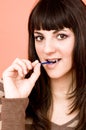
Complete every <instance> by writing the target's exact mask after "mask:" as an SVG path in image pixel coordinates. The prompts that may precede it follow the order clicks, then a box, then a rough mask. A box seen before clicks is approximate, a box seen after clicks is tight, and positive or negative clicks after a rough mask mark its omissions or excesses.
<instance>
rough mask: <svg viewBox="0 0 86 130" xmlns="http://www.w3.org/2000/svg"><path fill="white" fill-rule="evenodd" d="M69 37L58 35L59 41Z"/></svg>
mask: <svg viewBox="0 0 86 130" xmlns="http://www.w3.org/2000/svg"><path fill="white" fill-rule="evenodd" d="M67 37H68V36H67V35H66V34H62V33H61V34H58V35H57V38H58V39H59V40H63V39H66V38H67Z"/></svg>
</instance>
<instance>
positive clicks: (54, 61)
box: [47, 59, 59, 63]
mask: <svg viewBox="0 0 86 130" xmlns="http://www.w3.org/2000/svg"><path fill="white" fill-rule="evenodd" d="M47 61H48V62H51V63H56V62H57V61H59V60H58V59H56V60H47Z"/></svg>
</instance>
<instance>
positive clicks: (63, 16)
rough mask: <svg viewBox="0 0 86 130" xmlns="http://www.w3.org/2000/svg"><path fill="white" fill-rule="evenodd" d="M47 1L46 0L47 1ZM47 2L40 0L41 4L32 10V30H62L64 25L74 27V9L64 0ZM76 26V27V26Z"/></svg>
mask: <svg viewBox="0 0 86 130" xmlns="http://www.w3.org/2000/svg"><path fill="white" fill-rule="evenodd" d="M45 1H46V2H45ZM44 2H45V4H42V2H41V3H40V2H39V5H38V6H36V7H35V9H34V10H33V11H32V14H31V17H30V28H29V29H30V30H29V31H30V32H34V30H40V29H43V30H60V29H63V28H64V27H67V28H73V27H72V26H74V19H73V17H72V16H73V15H72V11H70V12H69V9H68V8H67V7H66V5H64V4H63V3H62V2H60V1H59V2H58V0H57V4H56V2H55V3H53V5H52V3H51V2H48V3H47V0H44ZM74 28H75V27H74Z"/></svg>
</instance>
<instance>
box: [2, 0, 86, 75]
mask: <svg viewBox="0 0 86 130" xmlns="http://www.w3.org/2000/svg"><path fill="white" fill-rule="evenodd" d="M83 1H84V2H85V3H86V0H83ZM36 2H37V0H0V77H2V72H3V71H4V69H5V68H7V67H8V66H9V65H10V64H11V63H12V61H13V60H14V59H15V58H16V57H19V58H27V45H28V31H27V23H28V17H29V13H30V11H31V9H32V8H33V6H34V4H35V3H36Z"/></svg>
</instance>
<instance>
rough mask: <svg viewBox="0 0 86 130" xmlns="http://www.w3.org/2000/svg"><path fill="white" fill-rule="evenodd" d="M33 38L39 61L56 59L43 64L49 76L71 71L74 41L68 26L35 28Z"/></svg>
mask: <svg viewBox="0 0 86 130" xmlns="http://www.w3.org/2000/svg"><path fill="white" fill-rule="evenodd" d="M34 38H35V49H36V52H37V55H38V57H39V59H40V61H41V62H44V61H56V62H55V63H52V64H44V65H43V67H44V69H45V70H46V72H47V74H48V75H49V77H50V78H61V77H62V76H64V75H66V74H68V72H71V69H72V53H73V48H74V43H75V37H74V33H73V31H72V30H70V29H69V28H64V29H62V30H60V31H57V30H50V31H47V30H35V31H34Z"/></svg>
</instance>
